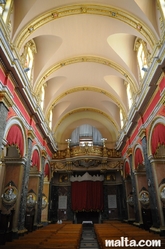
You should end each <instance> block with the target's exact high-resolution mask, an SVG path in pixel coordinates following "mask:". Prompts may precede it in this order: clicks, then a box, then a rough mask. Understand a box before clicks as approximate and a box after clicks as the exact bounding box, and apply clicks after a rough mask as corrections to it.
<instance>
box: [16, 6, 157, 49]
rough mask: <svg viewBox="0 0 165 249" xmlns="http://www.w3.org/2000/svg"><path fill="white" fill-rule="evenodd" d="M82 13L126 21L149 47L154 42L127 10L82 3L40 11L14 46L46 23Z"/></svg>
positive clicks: (151, 34) (150, 33) (17, 38)
mask: <svg viewBox="0 0 165 249" xmlns="http://www.w3.org/2000/svg"><path fill="white" fill-rule="evenodd" d="M82 14H90V15H100V16H106V17H109V18H113V19H116V20H119V21H121V22H124V23H126V24H127V25H129V26H130V27H132V28H133V29H136V30H137V31H138V32H139V33H140V35H142V36H144V37H145V39H146V40H147V41H148V42H149V44H150V46H151V47H153V45H154V43H155V42H156V36H155V35H154V33H153V32H152V31H151V29H149V27H147V25H146V24H145V23H143V22H142V21H141V20H140V19H138V18H137V17H135V16H133V15H131V14H130V13H129V12H126V11H123V10H121V9H117V8H114V7H112V6H105V5H96V4H82V5H67V6H64V7H60V8H55V9H52V10H50V11H48V12H45V13H42V15H39V16H38V17H37V18H35V19H33V20H32V21H31V22H29V23H28V25H26V26H25V27H24V28H23V29H22V30H21V31H20V33H19V34H18V35H17V37H16V39H15V44H16V47H17V48H18V49H20V48H21V46H22V45H23V43H24V42H25V40H26V39H27V38H28V37H29V35H30V34H31V33H32V32H34V31H35V30H37V29H38V28H40V27H41V26H43V25H45V24H46V23H49V22H51V21H54V20H56V19H57V20H58V19H60V18H63V17H68V16H72V15H82Z"/></svg>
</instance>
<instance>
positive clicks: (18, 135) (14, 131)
mask: <svg viewBox="0 0 165 249" xmlns="http://www.w3.org/2000/svg"><path fill="white" fill-rule="evenodd" d="M6 139H7V141H8V145H16V146H17V147H18V149H19V151H20V154H21V156H23V153H24V142H23V135H22V132H21V129H20V128H19V127H18V126H17V125H13V126H12V127H11V128H10V130H9V132H8V134H7V138H6Z"/></svg>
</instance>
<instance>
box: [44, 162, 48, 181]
mask: <svg viewBox="0 0 165 249" xmlns="http://www.w3.org/2000/svg"><path fill="white" fill-rule="evenodd" d="M44 175H45V176H48V180H49V164H48V163H47V164H46V165H45V169H44Z"/></svg>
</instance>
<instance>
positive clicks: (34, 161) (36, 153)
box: [31, 145, 41, 171]
mask: <svg viewBox="0 0 165 249" xmlns="http://www.w3.org/2000/svg"><path fill="white" fill-rule="evenodd" d="M40 158H41V157H40V150H39V148H38V146H37V145H35V146H34V147H33V149H32V157H31V166H32V167H36V168H37V170H38V171H40V170H41V159H40Z"/></svg>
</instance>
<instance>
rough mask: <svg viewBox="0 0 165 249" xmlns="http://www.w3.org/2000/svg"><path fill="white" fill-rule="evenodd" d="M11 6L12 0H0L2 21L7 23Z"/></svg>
mask: <svg viewBox="0 0 165 249" xmlns="http://www.w3.org/2000/svg"><path fill="white" fill-rule="evenodd" d="M12 6H13V0H1V1H0V15H2V18H3V21H4V23H8V21H9V17H10V14H11V10H12Z"/></svg>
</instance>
